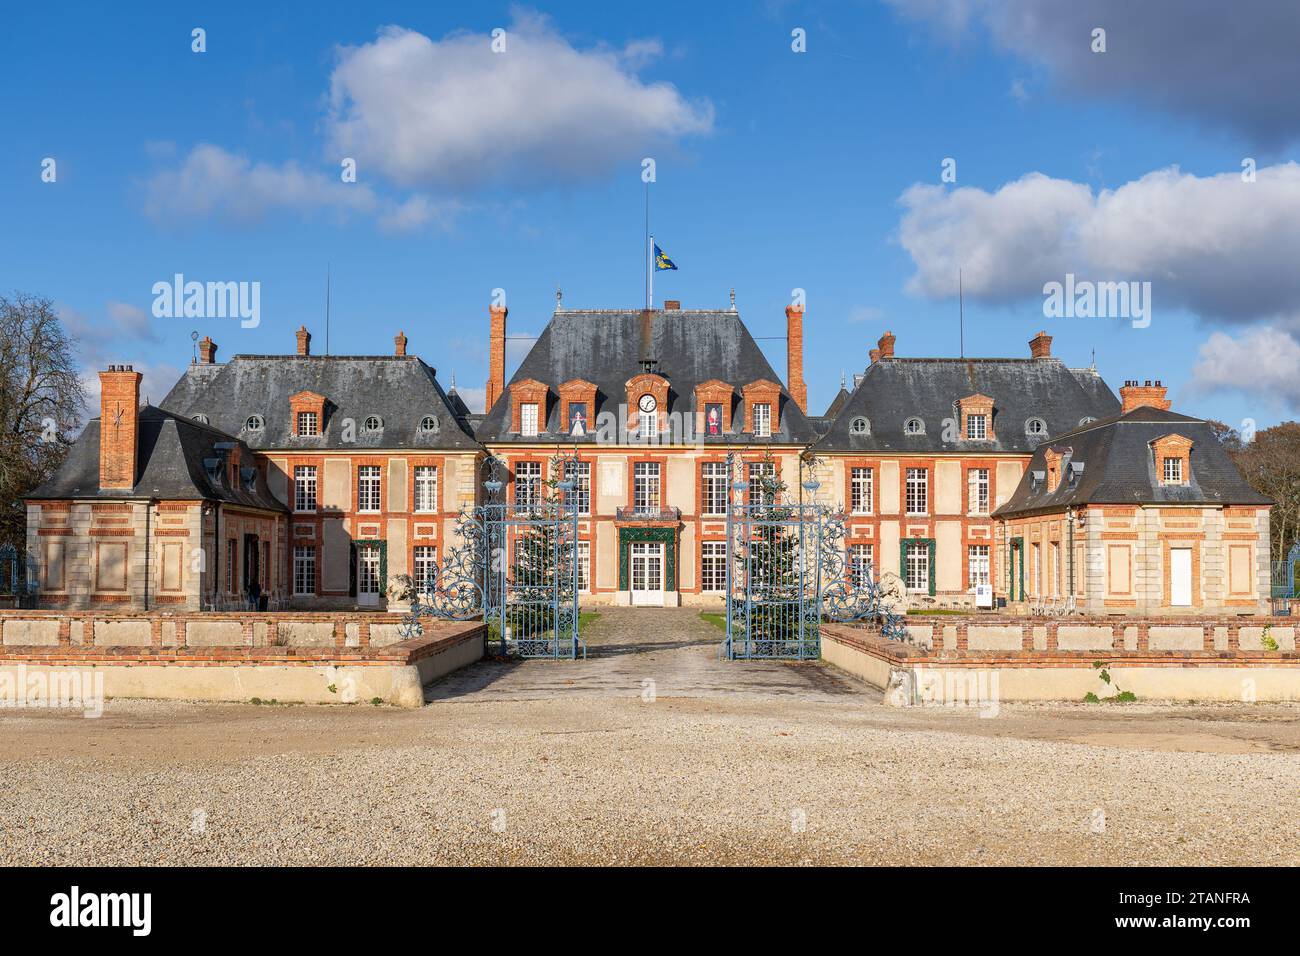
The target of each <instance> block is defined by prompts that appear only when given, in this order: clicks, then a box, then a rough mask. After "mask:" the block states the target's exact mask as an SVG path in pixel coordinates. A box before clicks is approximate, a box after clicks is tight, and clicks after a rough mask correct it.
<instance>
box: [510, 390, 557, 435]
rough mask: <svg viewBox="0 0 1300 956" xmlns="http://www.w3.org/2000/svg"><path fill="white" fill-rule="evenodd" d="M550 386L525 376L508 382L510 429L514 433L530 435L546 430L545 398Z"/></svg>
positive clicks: (548, 393) (547, 395) (548, 394)
mask: <svg viewBox="0 0 1300 956" xmlns="http://www.w3.org/2000/svg"><path fill="white" fill-rule="evenodd" d="M550 393H551V389H550V386H549V385H547V384H546V383H545V382H539V381H537V380H536V379H532V378H526V379H523V380H521V381H518V382H512V383H511V384H510V421H511V426H510V429H511V431H513V432H514V433H515V434H516V435H525V436H527V437H532V436H534V435H538V434H541V433H542V432H544V431H546V400H547V398H548V397H549V396H550Z"/></svg>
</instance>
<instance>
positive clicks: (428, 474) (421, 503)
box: [415, 465, 438, 511]
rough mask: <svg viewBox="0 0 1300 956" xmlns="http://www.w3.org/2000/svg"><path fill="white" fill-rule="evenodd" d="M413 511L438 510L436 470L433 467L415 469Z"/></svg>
mask: <svg viewBox="0 0 1300 956" xmlns="http://www.w3.org/2000/svg"><path fill="white" fill-rule="evenodd" d="M415 510H416V511H437V510H438V469H437V468H436V467H434V466H433V465H417V466H416V468H415Z"/></svg>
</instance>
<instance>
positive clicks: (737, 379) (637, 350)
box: [478, 309, 817, 445]
mask: <svg viewBox="0 0 1300 956" xmlns="http://www.w3.org/2000/svg"><path fill="white" fill-rule="evenodd" d="M643 358H652V359H655V360H657V363H658V364H657V367H656V368H655V371H656V372H658V373H659V374H661V375H663V376H664V377H665V378H667V379H668V382H669V390H668V407H667V409H666V411H667V412H668V414H670V415H671V414H673V413H677V414H679V415H691V414H693V413H694V412H695V408H694V403H695V397H694V396H695V386H696V385H699V384H701V383H703V382H707V381H709V380H711V379H719V380H721V381H723V382H726V383H728V384H729V385H731V386H733V387H734V388H735V391H736V394H735V398H734V400H733V407H732V430H731V432H730V433H729V434H727V435H723V436H720V437H716V438H701V440H702V441H703V442H704V443H705V444H735V443H754V444H769V443H770V444H786V443H794V444H805V443H807V442H810V441H812V440H813V439H814V438H816V435H817V433H816V431H814V429H813V427H812V424H811V423H810V422H809V420H808V417H807V416H806V415H805V414H804V413H803V412H802V411H801V410H800V409H799V407H798V406H797V405H796V404H795V403H794V400H793V399H791V398H790V393H789V392H788V391H787V390H786V388H785V386H784V383H783V382H782V379H781V377H780V376H778V375H777V374H776V372H775V371H773V369H772V366H771V364H770V363H769V362H768V361H767V358H766V357H765V356H764V355H763V352H762V350H761V349H759V347H758V343H757V342H755V341H754V338H753V336H751V335H750V334H749V330H748V329H747V328H746V327H745V324H744V322H742V321H741V319H740V313H739V312H737V311H735V310H716V311H713V310H694V309H691V310H678V309H674V310H667V311H661V310H655V311H652V312H650V313H648V314H647V317H646V318H643V313H642V312H641V311H639V310H622V311H620V310H604V309H599V310H582V311H575V310H558V311H556V312H555V313H554V314H553V315H552V316H551V320H550V322H548V323H547V325H546V328H545V329H544V330H543V331H542V334H541V336H539V337H538V339H537V341H536V342H535V343H534V344H533V347H532V348H531V349H530V350H529V352H528V355H527V356H525V358H524V360H523V362H522V363H520V365H519V368H518V369H517V370H516V371H515V374H514V375H513V376H512V377H511V379H510V382H509V383H507V386H506V391H505V393H504V394H503V395H502V397H501V399H499V400H498V401H497V402H496V404H495V405H493V406H492V408H491V409H489V410H488V412H487V414H486V416H484V419H483V422H482V424H481V425H480V426H479V428H478V438H479V440H480V441H483V442H519V443H529V444H533V443H537V442H546V441H554V442H557V443H563V444H566V445H568V444H571V443H573V442H574V441H575V440H576V441H578V442H594V441H595V440H596V435H595V432H596V428H595V426H596V425H597V424H598V423H597V417H598V416H599V415H600V414H601V413H603V412H610V413H613V414H617V413H618V408H619V406H620V405H621V404H623V403H624V402H626V401H627V388H626V383H627V380H628V379H630V378H632V377H633V376H635V375H639V374H641V372H642V371H643V370H642V368H641V365H640V364H639V363H640V361H641V360H642V359H643ZM525 379H535V380H537V381H539V382H545V383H546V384H547V385H548V386H550V395H549V399H548V402H547V406H548V407H547V411H546V431H545V432H544V433H543V434H542V435H539V436H537V437H535V438H531V437H530V438H524V437H522V436H520V435H516V434H514V433H512V432H511V431H510V427H511V406H510V388H509V385H510V384H513V383H514V382H519V381H523V380H525ZM573 379H584V380H586V381H588V382H591V383H592V384H594V385H595V386H596V407H595V409H593V410H592V417H591V419H590V421H591V423H592V426H593V427H592V428H591V430H590V432H589V433H588V435H587V436H586V437H585V438H578V439H574V438H573V437H571V436H569V435H567V434H564V429H562V427H561V422H560V420H559V417H560V401H559V394H558V391H557V389H558V387H559V386H560V385H562V384H563V383H565V382H568V381H571V380H573ZM760 379H765V380H768V381H772V382H776V383H777V384H778V385H781V386H782V387H781V401H780V408H779V409H778V410H777V411H778V414H779V418H780V421H779V424H780V430H779V431H777V430H774V431H773V433H772V437H771V438H770V439H763V438H755V437H754V436H752V435H746V434H743V432H742V429H743V426H744V410H745V409H744V404H745V403H744V400H743V399H742V398H741V394H740V393H741V389H742V388H744V387H745V386H746V385H748V384H750V383H751V382H756V381H759V380H760Z"/></svg>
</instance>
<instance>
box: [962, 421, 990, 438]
mask: <svg viewBox="0 0 1300 956" xmlns="http://www.w3.org/2000/svg"><path fill="white" fill-rule="evenodd" d="M988 433H989V420H988V418H987V417H986V416H984V415H967V416H966V437H967V438H972V439H979V440H983V439H985V438H987V437H988Z"/></svg>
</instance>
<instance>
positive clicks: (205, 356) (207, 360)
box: [199, 335, 217, 365]
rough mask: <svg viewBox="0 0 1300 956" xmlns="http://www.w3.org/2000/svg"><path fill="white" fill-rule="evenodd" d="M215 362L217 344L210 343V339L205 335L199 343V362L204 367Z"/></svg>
mask: <svg viewBox="0 0 1300 956" xmlns="http://www.w3.org/2000/svg"><path fill="white" fill-rule="evenodd" d="M216 360H217V343H216V342H214V341H212V337H211V336H208V335H205V336H203V341H202V342H200V343H199V361H200V362H202V363H203V364H204V365H211V364H212V363H213V362H215V361H216Z"/></svg>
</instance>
